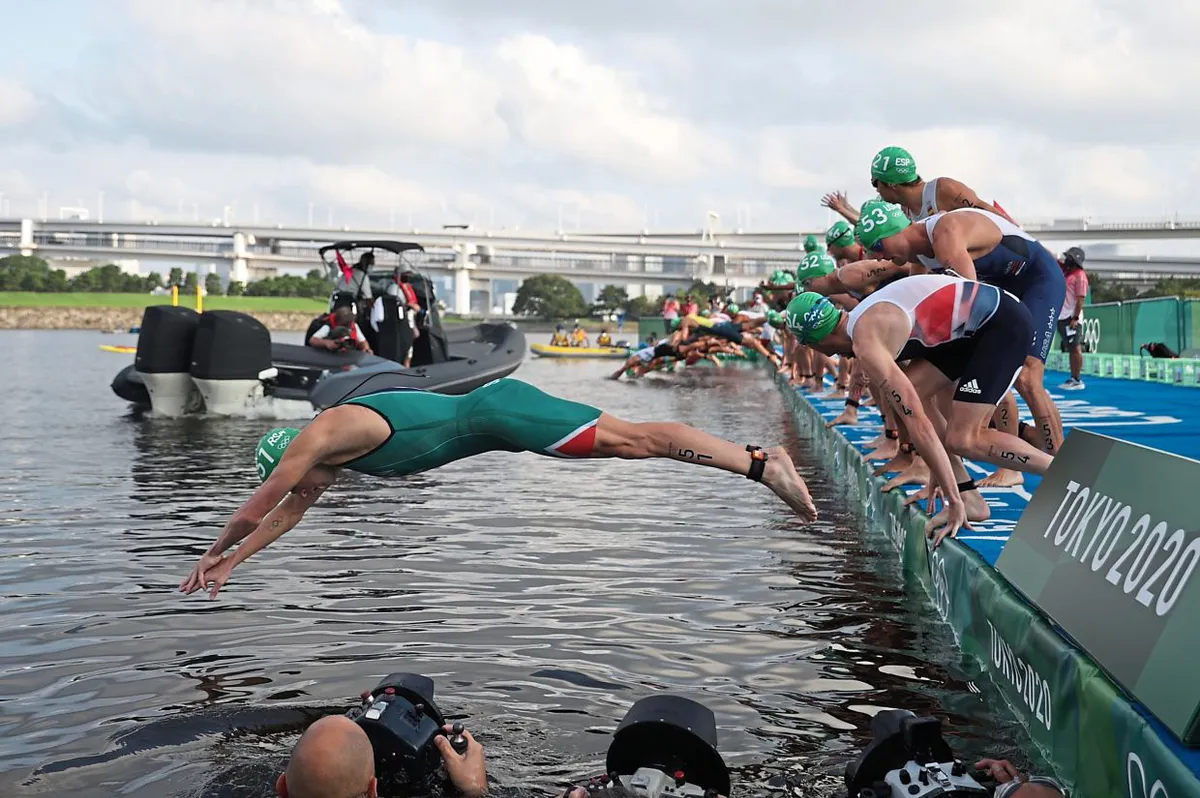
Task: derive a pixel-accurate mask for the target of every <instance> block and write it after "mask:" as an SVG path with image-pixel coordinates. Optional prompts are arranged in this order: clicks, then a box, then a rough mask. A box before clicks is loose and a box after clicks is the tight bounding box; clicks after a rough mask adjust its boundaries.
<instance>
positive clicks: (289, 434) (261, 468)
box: [254, 427, 300, 480]
mask: <svg viewBox="0 0 1200 798" xmlns="http://www.w3.org/2000/svg"><path fill="white" fill-rule="evenodd" d="M299 434H300V430H298V429H296V428H295V427H276V428H275V429H273V430H271V431H270V432H268V433H267V434H266V435H264V436H262V437H261V438H259V439H258V446H257V447H256V448H255V449H254V465H255V466H256V467H257V468H258V478H259V479H260V480H265V479H266V478H267V477H269V476H271V472H272V471H274V470H275V466H277V465H279V458H281V457H283V452H284V450H285V449H287V447H288V446H289V445H291V443H292V441H293V440H295V439H296V436H297V435H299Z"/></svg>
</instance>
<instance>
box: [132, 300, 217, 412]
mask: <svg viewBox="0 0 1200 798" xmlns="http://www.w3.org/2000/svg"><path fill="white" fill-rule="evenodd" d="M199 326H200V315H199V314H198V313H196V311H194V310H192V309H191V308H185V307H173V306H171V305H150V306H149V307H147V308H146V310H145V311H144V312H143V313H142V329H141V332H140V333H139V334H138V345H137V355H136V356H135V357H134V361H133V366H134V369H135V370H136V371H137V373H138V374H139V375H140V377H141V380H142V382H143V384H144V385H145V386H146V390H147V392H148V393H149V394H150V406H151V408H152V409H153V410H154V412H155V413H158V414H160V415H164V416H182V415H184V414H185V413H194V412H196V411H198V410H199V409H200V408H201V406H202V404H201V399H200V394H199V393H198V392H197V391H196V386H195V384H194V383H193V382H192V378H191V375H190V374H189V372H190V371H191V362H192V347H193V345H194V343H195V339H196V330H197V329H198V328H199Z"/></svg>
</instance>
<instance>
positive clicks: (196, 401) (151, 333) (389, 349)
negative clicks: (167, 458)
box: [112, 242, 525, 416]
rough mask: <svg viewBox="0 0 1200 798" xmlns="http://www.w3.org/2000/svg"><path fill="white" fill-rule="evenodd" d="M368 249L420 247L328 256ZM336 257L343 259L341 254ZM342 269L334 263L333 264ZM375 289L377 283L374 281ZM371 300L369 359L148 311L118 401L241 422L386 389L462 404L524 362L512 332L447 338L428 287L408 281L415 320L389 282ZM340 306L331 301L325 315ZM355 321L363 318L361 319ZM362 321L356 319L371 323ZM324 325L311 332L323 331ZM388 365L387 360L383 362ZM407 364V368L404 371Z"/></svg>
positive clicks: (218, 317)
mask: <svg viewBox="0 0 1200 798" xmlns="http://www.w3.org/2000/svg"><path fill="white" fill-rule="evenodd" d="M364 246H371V247H373V248H381V249H386V250H388V251H392V252H404V251H409V250H411V249H413V248H416V249H419V247H417V246H416V245H408V244H399V243H396V242H366V243H365V244H364V243H357V242H340V243H339V244H334V245H331V246H330V247H326V248H323V250H322V252H323V253H324V251H325V250H327V249H330V248H332V247H344V248H347V249H353V248H355V247H358V248H362V247H364ZM339 254H340V253H339ZM339 260H340V258H339ZM371 279H372V283H373V284H374V283H375V282H376V275H375V274H372V275H371ZM391 279H392V274H390V273H389V274H388V275H387V276H386V278H385V279H384V280H381V281H379V282H381V283H385V284H384V285H381V286H380V288H381V289H382V290H377V293H376V295H377V296H379V297H380V300H379V304H380V305H381V306H382V320H380V321H379V323H378V330H377V331H376V330H374V329H373V328H372V332H373V333H374V336H373V337H374V338H375V339H376V340H375V341H374V342H373V344H374V347H373V348H374V350H375V351H376V352H379V353H381V354H368V353H366V352H363V351H359V350H358V349H354V348H351V349H350V350H349V351H331V350H327V349H318V348H315V347H313V346H306V345H301V344H284V343H277V342H272V341H271V336H270V333H269V332H268V330H267V328H266V327H264V326H263V325H262V323H261V322H259V321H258V320H257V319H255V318H253V317H252V316H248V315H246V314H244V313H238V312H235V311H229V310H211V311H206V312H204V313H196V312H195V311H194V310H192V309H190V308H186V307H173V306H170V305H151V306H149V307H147V308H146V310H145V311H144V313H143V316H142V326H141V332H140V334H139V335H138V343H137V352H136V355H135V357H134V362H133V364H131V365H129V366H127V367H125V368H124V369H122V370H121V371H120V372H119V373H118V374H117V376H116V377H115V378H114V379H113V383H112V389H113V392H114V393H116V395H117V396H119V397H121V398H122V399H125V400H127V401H129V402H130V403H132V404H133V405H134V406H136V407H138V408H141V409H149V410H153V411H154V412H155V413H156V414H158V415H164V416H182V415H191V414H201V413H202V414H208V415H219V416H237V415H245V414H247V413H249V412H252V411H253V410H254V409H255V408H256V407H258V406H260V405H261V404H263V403H265V402H266V401H269V400H273V399H280V400H293V401H306V402H308V403H310V404H311V405H312V407H313V408H314V409H316V410H321V409H324V408H326V407H330V406H332V405H335V404H337V403H338V402H340V401H342V400H344V399H348V398H350V397H353V396H359V395H362V394H365V393H371V392H374V391H379V390H384V389H387V388H417V389H421V390H426V391H433V392H435V393H446V394H463V393H469V392H470V391H472V390H474V389H475V388H478V387H479V386H481V385H485V384H487V383H488V382H491V381H492V380H494V379H498V378H500V377H504V376H507V375H508V374H511V373H512V372H513V371H516V369H517V367H518V366H520V364H521V361H522V359H523V358H524V356H525V336H524V335H523V334H522V333H521V332H520V331H519V330H517V329H516V328H515V327H513V326H512V325H510V324H476V325H472V326H469V327H460V328H452V329H451V330H449V331H448V332H447V331H445V330H443V328H442V324H441V319H440V317H439V314H438V309H437V303H436V299H435V297H434V293H433V286H432V283H431V282H430V281H429V280H428V279H427V278H425V277H424V276H423V275H420V274H416V273H414V272H405V279H406V282H408V283H409V284H410V287H412V288H415V289H416V290H415V292H414V291H409V294H408V295H409V296H414V295H415V296H416V297H417V298H418V300H419V303H414V304H413V306H414V307H415V306H416V304H419V306H420V308H421V318H420V319H419V321H417V328H416V329H413V318H412V314H406V313H405V312H403V308H402V307H399V308H398V307H397V303H396V300H395V297H394V296H391V297H389V295H388V293H387V291H386V288H387V286H386V281H388V280H391ZM339 301H342V300H340V299H339V294H338V292H336V291H335V293H334V297H333V298H332V299H331V302H330V304H331V309H332V307H334V306H336V305H337V303H338V302H339ZM359 310H360V311H361V310H363V309H361V308H360V309H359ZM367 311H368V313H367V314H364V313H362V312H359V313H358V314H357V315H358V317H359V318H360V319H363V318H369V308H368V309H367ZM327 321H328V318H327V316H325V315H322V316H320V317H318V318H317V319H314V321H313V325H311V326H310V328H309V332H308V333H306V340H307V339H308V338H309V337H311V334H312V331H313V329H314V328H315V327H318V326H320V325H321V324H324V323H327ZM384 355H390V357H388V356H384ZM404 361H408V363H409V365H407V366H406V365H404Z"/></svg>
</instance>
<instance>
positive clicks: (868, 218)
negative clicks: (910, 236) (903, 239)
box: [854, 199, 909, 250]
mask: <svg viewBox="0 0 1200 798" xmlns="http://www.w3.org/2000/svg"><path fill="white" fill-rule="evenodd" d="M908 225H909V221H908V217H907V216H905V215H904V209H903V208H901V207H900V206H899V205H893V204H892V203H890V202H884V201H883V200H878V199H873V200H867V201H866V202H864V203H863V204H862V208H861V209H860V210H859V216H858V224H856V225H855V226H854V237H855V238H857V239H858V242H859V243H860V244H862V245H863V246H864V247H866V248H867V249H868V250H874V249H875V245H876V244H878V243H879V242H880V241H882V240H883V239H885V238H891V237H892V236H894V235H896V233H899V232H900V231H902V230H903V229H904V228H906V227H908Z"/></svg>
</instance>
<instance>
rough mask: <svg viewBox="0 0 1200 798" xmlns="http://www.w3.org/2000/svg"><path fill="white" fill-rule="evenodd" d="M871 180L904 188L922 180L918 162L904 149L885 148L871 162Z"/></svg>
mask: <svg viewBox="0 0 1200 798" xmlns="http://www.w3.org/2000/svg"><path fill="white" fill-rule="evenodd" d="M871 179H872V180H878V181H879V182H880V183H887V184H888V185H889V186H902V185H904V184H905V183H912V182H914V181H916V180H919V179H920V178H919V177H918V176H917V162H916V160H914V159H913V157H912V156H911V155H909V153H908V150H906V149H904V148H903V147H884V148H883V149H882V150H880V151H879V152H877V153H875V159H874V160H873V161H871Z"/></svg>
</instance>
